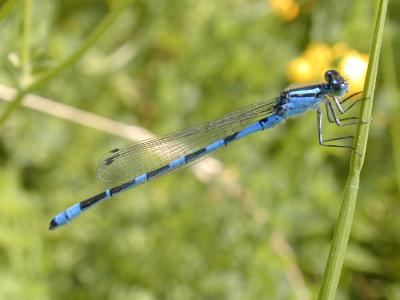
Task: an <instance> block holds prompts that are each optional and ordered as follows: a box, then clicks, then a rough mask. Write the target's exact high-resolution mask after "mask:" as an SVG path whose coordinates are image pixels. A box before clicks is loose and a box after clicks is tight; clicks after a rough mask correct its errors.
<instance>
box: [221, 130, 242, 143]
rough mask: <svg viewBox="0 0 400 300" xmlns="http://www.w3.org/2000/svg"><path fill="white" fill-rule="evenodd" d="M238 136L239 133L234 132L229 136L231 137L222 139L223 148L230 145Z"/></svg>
mask: <svg viewBox="0 0 400 300" xmlns="http://www.w3.org/2000/svg"><path fill="white" fill-rule="evenodd" d="M238 134H239V132H235V133H234V134H231V135H229V136H227V137H226V138H224V144H225V146H227V145H228V144H230V143H232V142H233V141H234V140H235V138H236V137H237V135H238Z"/></svg>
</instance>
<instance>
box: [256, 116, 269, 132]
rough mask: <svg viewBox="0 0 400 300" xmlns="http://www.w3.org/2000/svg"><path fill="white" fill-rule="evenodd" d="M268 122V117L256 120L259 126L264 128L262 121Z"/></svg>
mask: <svg viewBox="0 0 400 300" xmlns="http://www.w3.org/2000/svg"><path fill="white" fill-rule="evenodd" d="M267 122H268V117H265V118H264V119H261V120H260V121H258V123H259V124H260V126H261V128H262V129H263V130H264V129H265V128H264V123H267Z"/></svg>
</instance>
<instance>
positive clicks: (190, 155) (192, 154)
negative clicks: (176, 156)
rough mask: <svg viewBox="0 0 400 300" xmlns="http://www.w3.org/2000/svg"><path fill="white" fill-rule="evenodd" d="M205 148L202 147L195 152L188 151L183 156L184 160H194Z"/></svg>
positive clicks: (204, 151)
mask: <svg viewBox="0 0 400 300" xmlns="http://www.w3.org/2000/svg"><path fill="white" fill-rule="evenodd" d="M206 152H207V149H206V148H202V149H200V150H197V151H196V152H193V153H190V154H188V155H186V156H185V161H186V162H187V163H189V162H191V161H192V160H195V159H196V158H197V157H199V156H201V155H202V154H204V153H206Z"/></svg>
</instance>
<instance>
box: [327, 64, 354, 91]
mask: <svg viewBox="0 0 400 300" xmlns="http://www.w3.org/2000/svg"><path fill="white" fill-rule="evenodd" d="M324 77H325V81H326V83H327V85H328V89H329V90H330V92H331V93H332V94H333V95H335V96H343V95H345V94H347V92H348V91H349V84H348V83H347V81H346V80H345V79H344V78H343V77H342V76H340V74H339V72H338V71H336V70H328V71H326V72H325V76H324Z"/></svg>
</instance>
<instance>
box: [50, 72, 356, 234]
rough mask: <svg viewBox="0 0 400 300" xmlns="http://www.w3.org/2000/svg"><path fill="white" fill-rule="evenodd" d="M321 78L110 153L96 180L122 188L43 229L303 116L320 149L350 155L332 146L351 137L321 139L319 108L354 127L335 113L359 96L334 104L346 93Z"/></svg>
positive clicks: (340, 81)
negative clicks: (311, 117) (314, 126)
mask: <svg viewBox="0 0 400 300" xmlns="http://www.w3.org/2000/svg"><path fill="white" fill-rule="evenodd" d="M324 77H325V82H324V83H320V84H316V85H309V86H304V87H298V88H292V89H287V90H284V91H283V92H282V93H281V94H280V95H279V96H278V97H276V98H273V99H270V100H267V101H263V102H259V103H255V104H251V105H249V106H247V107H245V108H243V109H240V110H238V111H235V112H232V113H229V114H227V115H225V116H222V117H220V118H217V119H215V120H213V121H209V122H206V123H204V124H201V125H198V126H196V127H193V128H190V129H186V130H182V131H179V132H175V133H171V134H168V135H166V136H163V137H155V138H150V139H147V140H144V141H142V142H139V143H135V144H131V145H127V146H124V147H121V148H115V149H113V150H111V151H110V152H108V153H107V154H106V155H104V157H103V158H102V159H101V161H100V163H99V167H98V172H97V175H98V177H100V178H101V179H104V180H106V181H112V180H113V179H114V178H119V179H121V180H122V182H123V183H122V184H119V185H117V186H115V187H113V188H110V189H107V190H105V191H104V192H102V193H100V194H98V195H95V196H93V197H91V198H88V199H86V200H84V201H82V202H80V203H77V204H75V205H73V206H71V207H70V208H68V209H66V210H64V211H63V212H61V213H60V214H58V215H56V216H55V217H54V218H53V219H52V220H51V222H50V227H49V229H52V230H53V229H56V228H58V227H60V226H62V225H64V224H67V223H69V222H70V221H71V220H73V219H74V218H76V217H77V216H79V215H80V214H81V213H82V212H84V211H86V210H88V209H89V208H91V207H93V206H95V205H96V204H98V203H100V202H101V201H104V200H106V199H108V198H111V197H112V196H114V195H116V194H118V193H121V192H123V191H126V190H128V189H130V188H133V187H136V186H138V185H140V184H142V183H145V182H148V181H150V180H153V179H155V178H157V177H160V176H162V175H165V174H167V173H170V172H171V171H174V170H176V169H178V168H181V167H183V166H187V165H189V164H192V163H195V162H198V161H199V160H200V159H202V158H204V157H205V156H206V155H208V154H210V153H212V152H214V151H216V150H218V149H220V148H222V147H225V146H228V145H229V144H231V143H232V142H234V141H236V140H239V139H241V138H243V137H245V136H247V135H249V134H251V133H253V132H256V131H260V130H264V129H267V128H271V127H274V126H275V125H276V124H278V123H281V122H283V121H285V120H286V119H287V118H289V117H292V116H296V115H298V114H301V113H303V112H306V111H308V110H312V109H314V110H316V111H317V120H318V140H319V143H320V144H321V145H323V146H327V147H341V148H351V149H352V147H351V146H347V145H341V144H335V142H336V141H338V140H344V139H351V138H352V136H342V137H337V138H331V139H324V138H323V135H322V108H321V106H322V105H325V107H326V114H327V119H328V121H329V122H330V123H335V124H336V125H338V126H347V125H352V124H357V123H358V119H357V118H356V117H350V118H339V117H338V115H337V113H336V110H335V107H336V108H337V111H338V112H339V113H340V114H344V113H345V112H346V111H348V110H349V109H350V108H352V107H353V106H354V105H355V104H356V103H357V101H354V102H353V103H352V104H350V105H349V106H347V107H346V108H345V107H344V106H343V104H344V103H345V102H346V101H348V100H349V99H351V98H353V97H354V96H356V95H357V94H359V93H356V94H353V95H351V96H348V97H347V98H345V99H342V100H340V98H341V97H343V96H345V95H346V94H347V93H348V83H347V81H346V80H345V79H344V78H343V77H342V76H341V75H340V74H339V73H338V72H337V71H335V70H329V71H327V72H325V76H324ZM332 142H333V143H332Z"/></svg>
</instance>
